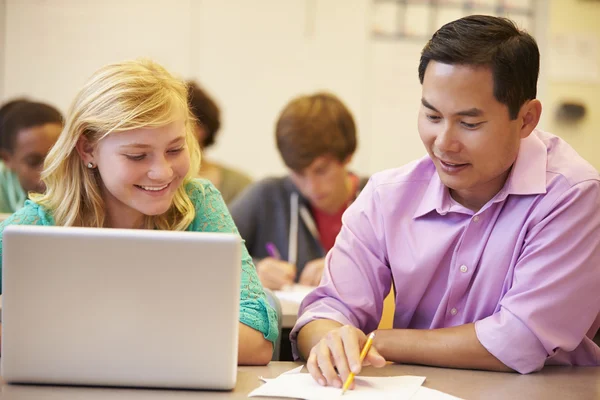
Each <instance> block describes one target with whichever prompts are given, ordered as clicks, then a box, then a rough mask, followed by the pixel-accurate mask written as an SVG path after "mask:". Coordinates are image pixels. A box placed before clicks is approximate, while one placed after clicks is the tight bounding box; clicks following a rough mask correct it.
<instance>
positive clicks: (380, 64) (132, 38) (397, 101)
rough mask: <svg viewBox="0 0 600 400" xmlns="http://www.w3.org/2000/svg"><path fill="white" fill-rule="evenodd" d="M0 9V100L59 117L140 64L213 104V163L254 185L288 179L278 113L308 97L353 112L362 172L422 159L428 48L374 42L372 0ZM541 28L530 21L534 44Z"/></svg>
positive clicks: (14, 0)
mask: <svg viewBox="0 0 600 400" xmlns="http://www.w3.org/2000/svg"><path fill="white" fill-rule="evenodd" d="M3 1H4V2H5V3H6V7H5V11H6V12H5V21H6V25H5V27H4V30H2V29H1V28H2V27H1V26H0V32H3V33H5V40H4V44H5V45H4V49H2V45H1V42H0V60H1V55H2V51H3V52H4V63H3V64H2V67H3V69H4V70H3V71H2V67H0V74H1V75H0V88H2V85H4V91H3V92H0V96H1V97H2V100H6V99H9V98H11V97H13V96H16V95H24V94H26V95H29V96H32V97H35V98H38V99H41V100H45V101H48V102H51V103H53V104H55V105H57V106H58V107H59V108H60V109H61V110H63V111H66V110H67V108H68V105H69V103H70V101H71V100H72V98H73V97H74V95H75V93H76V92H77V89H78V88H79V87H80V86H81V85H82V83H83V82H84V81H85V80H86V78H87V77H88V76H89V75H90V74H91V73H92V72H93V71H94V70H95V69H97V68H98V67H100V66H102V65H103V64H106V63H108V62H111V61H116V60H122V59H130V58H136V57H139V56H148V57H152V58H154V59H156V60H157V61H159V62H161V63H163V64H164V65H165V66H166V67H167V68H169V69H170V70H172V71H173V72H175V73H176V74H179V75H181V76H183V77H185V78H196V79H197V80H198V81H199V82H200V83H201V84H202V85H203V86H205V87H206V88H207V89H208V90H209V91H210V92H211V93H212V94H213V95H214V97H215V98H216V100H217V101H218V102H219V104H220V105H221V108H222V111H223V119H224V121H223V128H222V131H221V132H220V134H219V138H218V141H217V144H216V146H215V148H214V149H211V150H210V154H209V155H210V156H211V157H213V158H214V159H218V160H220V161H223V162H225V163H228V164H230V165H233V166H237V167H240V168H244V169H245V170H247V171H248V172H249V173H250V174H251V175H253V176H254V177H256V178H259V177H262V176H266V175H271V174H280V173H283V172H284V171H285V169H284V166H283V163H282V162H281V160H280V158H279V155H278V153H277V151H276V148H275V145H274V124H275V121H276V118H277V114H278V113H279V111H280V110H281V108H282V107H283V105H284V104H285V103H286V102H287V101H288V100H289V99H290V98H291V97H294V96H296V95H299V94H303V93H310V92H314V91H316V90H330V91H332V92H334V93H336V94H337V95H339V96H340V97H341V98H342V99H343V100H344V101H345V102H346V103H347V105H348V106H349V108H350V109H351V110H352V111H353V113H354V115H355V117H356V120H357V125H358V130H359V150H358V152H357V154H356V156H355V159H354V162H353V165H352V166H353V168H354V169H355V170H357V171H358V172H360V173H363V174H367V173H372V172H375V171H377V170H380V169H383V168H389V167H394V166H398V165H401V164H404V163H406V162H408V161H410V160H412V159H415V158H417V157H420V156H421V155H423V154H424V150H423V147H422V145H421V143H420V141H419V138H418V135H417V131H416V117H417V110H418V106H419V99H420V85H419V82H418V78H417V64H418V60H419V54H420V51H421V48H422V47H423V45H424V44H425V42H424V41H419V40H416V41H375V40H373V39H372V38H371V36H370V29H371V23H372V18H373V15H372V14H373V8H372V4H373V2H372V0H254V1H247V0H104V1H101V2H99V1H97V0H52V1H50V0H0V5H1V4H2V2H3ZM518 1H522V2H523V3H529V2H530V1H534V0H512V2H513V3H514V2H518ZM555 1H560V0H555ZM538 3H539V4H542V5H545V4H546V2H545V1H543V0H540V1H539V2H538ZM0 10H1V8H0ZM1 20H2V19H1V18H0V21H1ZM417 22H418V21H417ZM423 23H425V22H423ZM545 31H546V30H545V27H544V23H543V21H542V23H541V24H536V33H537V34H538V35H540V34H542V35H543V32H545ZM540 32H541V33H540ZM542 41H543V38H542ZM542 86H543V82H542Z"/></svg>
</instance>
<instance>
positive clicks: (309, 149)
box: [275, 93, 356, 171]
mask: <svg viewBox="0 0 600 400" xmlns="http://www.w3.org/2000/svg"><path fill="white" fill-rule="evenodd" d="M275 137H276V139H277V148H278V149H279V153H280V154H281V157H282V158H283V162H284V163H285V165H287V167H288V168H290V169H292V170H293V171H301V170H303V169H304V168H306V167H308V166H309V165H310V164H312V162H313V161H314V160H315V159H316V158H317V157H320V156H323V155H332V156H334V157H335V158H336V159H337V160H339V161H340V162H341V161H344V160H345V159H346V158H347V157H348V156H350V155H352V154H354V151H355V150H356V125H355V124H354V119H353V118H352V114H351V113H350V111H349V110H348V108H347V107H346V106H345V105H344V103H342V102H341V100H340V99H338V98H337V97H336V96H334V95H333V94H330V93H316V94H313V95H310V96H300V97H297V98H295V99H293V100H292V101H290V102H289V103H288V104H287V105H286V106H285V108H284V109H283V111H282V112H281V115H280V116H279V120H278V121H277V125H276V128H275Z"/></svg>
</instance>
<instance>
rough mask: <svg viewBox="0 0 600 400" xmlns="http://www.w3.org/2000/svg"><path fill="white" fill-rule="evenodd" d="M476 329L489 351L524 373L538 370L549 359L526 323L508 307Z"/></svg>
mask: <svg viewBox="0 0 600 400" xmlns="http://www.w3.org/2000/svg"><path fill="white" fill-rule="evenodd" d="M475 332H476V334H477V339H479V342H480V343H481V344H482V345H483V347H485V348H486V349H487V351H489V352H490V353H491V354H492V355H493V356H494V357H496V358H497V359H498V360H500V361H501V362H502V363H504V365H506V366H507V367H509V368H512V369H513V370H515V371H517V372H519V373H521V374H528V373H530V372H534V371H539V370H540V369H542V368H543V367H544V364H545V362H546V359H547V358H548V353H547V352H546V350H545V349H544V346H542V344H541V343H540V341H539V340H538V338H537V337H536V336H535V335H534V334H533V333H532V332H531V330H530V329H529V328H528V327H527V325H525V324H524V323H523V322H522V321H521V320H520V319H519V318H517V316H515V315H514V314H512V313H511V312H510V311H508V310H507V309H505V308H503V309H502V310H500V311H499V312H497V313H495V314H493V315H490V316H489V317H487V318H484V319H482V320H480V321H477V322H475Z"/></svg>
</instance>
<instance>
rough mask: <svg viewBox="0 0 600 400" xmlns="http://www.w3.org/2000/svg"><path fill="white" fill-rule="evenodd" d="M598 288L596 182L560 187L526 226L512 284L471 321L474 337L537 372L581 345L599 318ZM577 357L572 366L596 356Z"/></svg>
mask: <svg viewBox="0 0 600 400" xmlns="http://www.w3.org/2000/svg"><path fill="white" fill-rule="evenodd" d="M599 288H600V184H599V182H598V181H597V180H589V181H585V182H582V183H579V184H578V185H575V186H573V187H571V188H570V189H569V190H567V191H565V193H564V194H563V195H562V196H560V197H559V198H558V199H557V200H556V201H555V202H554V204H553V206H552V207H551V211H550V212H549V213H548V214H547V216H545V217H544V218H542V219H541V221H540V222H538V223H537V224H536V225H535V226H533V227H532V228H531V229H530V230H529V232H528V234H527V235H526V238H525V246H524V251H523V252H522V253H521V255H520V256H519V260H518V262H517V264H516V266H515V270H514V276H513V282H512V286H511V288H510V289H509V291H508V292H507V293H506V295H505V296H504V297H503V298H502V300H501V301H500V304H499V306H498V309H497V311H496V313H494V314H493V315H491V316H489V317H487V318H484V319H482V320H480V321H477V322H476V323H475V329H476V332H477V337H478V339H479V341H480V342H481V344H482V345H483V346H484V347H485V348H486V349H487V350H488V351H489V352H490V353H491V354H493V355H494V356H495V357H496V358H498V359H499V360H500V361H502V362H503V363H504V364H505V365H507V366H508V367H510V368H512V369H514V370H516V371H518V372H520V373H529V372H533V371H536V370H539V369H541V368H542V367H543V366H544V364H545V362H546V360H547V359H548V358H549V357H552V356H554V355H555V354H556V353H557V352H559V351H564V352H572V351H574V350H576V349H577V347H578V346H580V345H581V343H582V341H583V340H584V339H585V335H586V333H587V332H588V331H589V330H590V327H591V326H592V325H593V324H594V323H595V321H596V323H597V319H598V315H599V313H600V290H599ZM586 354H587V355H586ZM575 357H577V354H575ZM580 357H582V358H583V359H580V360H577V364H578V365H597V364H598V362H599V361H600V360H598V359H595V360H592V359H591V358H595V357H594V356H593V355H592V356H590V355H589V353H586V352H581V356H580ZM585 357H588V359H585ZM590 357H591V358H590ZM596 357H597V356H596Z"/></svg>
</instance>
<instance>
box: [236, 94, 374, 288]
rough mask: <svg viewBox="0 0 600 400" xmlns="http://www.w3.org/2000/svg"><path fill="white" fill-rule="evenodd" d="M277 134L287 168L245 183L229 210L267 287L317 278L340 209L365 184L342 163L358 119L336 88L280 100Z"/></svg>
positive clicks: (350, 151) (332, 239)
mask: <svg viewBox="0 0 600 400" xmlns="http://www.w3.org/2000/svg"><path fill="white" fill-rule="evenodd" d="M275 137H276V141H277V148H278V150H279V153H280V154H281V157H282V158H283V161H284V163H285V165H286V166H287V167H288V169H289V174H288V175H287V176H284V177H279V178H266V179H264V180H262V181H259V182H257V183H255V184H253V185H251V186H250V187H249V188H247V189H246V190H245V191H244V192H243V193H242V194H241V195H240V196H239V197H238V198H237V199H236V200H235V201H234V202H233V203H232V204H231V205H230V210H231V214H232V216H233V219H234V221H235V223H236V225H237V226H238V229H239V231H240V234H241V236H242V238H244V239H245V240H246V246H247V248H248V251H249V252H250V254H251V255H252V257H253V258H254V261H255V264H256V269H257V272H258V276H259V278H260V280H261V282H262V284H263V285H264V286H265V287H267V288H269V289H274V290H278V289H281V288H282V287H283V286H286V285H289V284H292V283H294V282H297V283H300V284H303V285H309V286H316V285H318V284H319V281H320V280H321V275H322V272H323V267H324V265H325V259H324V257H325V254H326V253H327V251H329V249H331V247H333V244H334V242H335V238H336V236H337V234H338V233H339V231H340V229H341V227H342V214H343V213H344V211H345V210H346V208H347V207H348V206H349V205H350V204H351V203H352V201H354V199H355V198H356V196H357V195H358V193H359V191H360V189H362V187H363V186H364V185H365V184H366V179H360V178H359V177H358V176H356V175H354V174H353V173H351V172H350V171H348V164H349V163H350V161H351V160H352V156H353V155H354V152H355V150H356V143H357V140H356V125H355V123H354V119H353V117H352V114H351V113H350V111H349V110H348V108H347V107H346V106H345V105H344V104H343V103H342V102H341V101H340V100H339V99H338V98H337V97H336V96H334V95H332V94H329V93H317V94H313V95H309V96H300V97H297V98H295V99H293V100H292V101H290V102H289V103H288V104H287V105H286V106H285V108H284V109H283V111H282V112H281V115H280V116H279V119H278V121H277V125H276V129H275Z"/></svg>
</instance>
